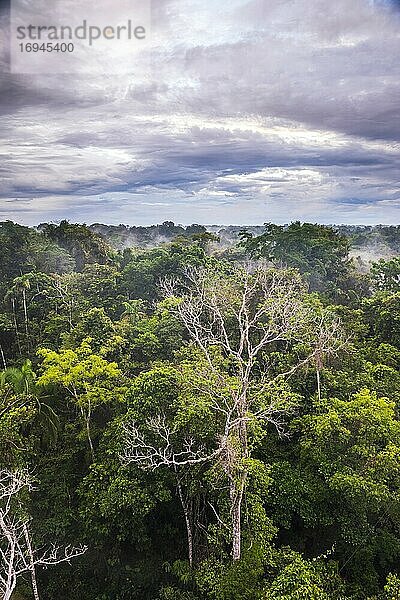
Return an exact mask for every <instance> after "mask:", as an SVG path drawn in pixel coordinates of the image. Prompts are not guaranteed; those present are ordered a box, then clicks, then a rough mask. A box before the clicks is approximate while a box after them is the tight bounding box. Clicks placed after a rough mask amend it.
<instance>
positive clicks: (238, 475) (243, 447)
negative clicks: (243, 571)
mask: <svg viewBox="0 0 400 600" xmlns="http://www.w3.org/2000/svg"><path fill="white" fill-rule="evenodd" d="M246 412H247V396H246V394H245V393H244V394H243V396H242V398H241V400H240V402H239V406H238V415H239V424H238V427H237V441H238V443H239V448H238V450H237V456H236V457H235V463H236V464H234V469H233V474H232V478H231V491H230V496H231V519H232V558H233V560H234V561H237V560H240V557H241V554H242V502H243V496H244V489H245V487H246V481H247V465H246V464H245V460H246V459H247V458H248V443H247V423H246Z"/></svg>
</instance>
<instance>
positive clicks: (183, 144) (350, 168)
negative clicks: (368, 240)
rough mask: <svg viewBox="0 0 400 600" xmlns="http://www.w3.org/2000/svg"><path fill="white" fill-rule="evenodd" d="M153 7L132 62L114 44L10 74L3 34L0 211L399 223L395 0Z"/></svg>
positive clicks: (0, 216)
mask: <svg viewBox="0 0 400 600" xmlns="http://www.w3.org/2000/svg"><path fill="white" fill-rule="evenodd" d="M40 1H41V0H38V2H40ZM110 2H111V0H110ZM152 18H153V23H152V32H151V45H150V46H149V47H148V48H147V49H146V50H144V51H143V52H142V56H141V57H140V61H139V62H138V66H137V68H136V69H135V72H134V73H132V72H130V70H129V69H128V68H127V69H126V70H125V72H124V70H123V69H122V71H121V72H118V73H117V69H115V74H113V72H114V69H113V65H111V64H107V60H108V59H107V56H106V55H105V56H104V61H102V62H101V63H99V62H96V64H93V65H89V66H90V73H89V74H87V73H84V72H83V69H82V73H79V74H76V73H75V74H61V75H60V74H57V75H11V74H10V73H8V72H7V71H8V70H9V67H8V56H7V53H6V52H7V51H6V48H7V44H3V46H2V54H1V66H0V70H1V75H0V82H1V90H0V98H1V99H0V102H1V110H0V113H1V114H0V139H1V147H0V154H1V156H0V182H1V185H0V220H5V219H12V220H15V221H17V222H20V223H24V224H37V223H39V222H42V221H58V220H61V219H63V218H67V219H70V220H72V221H80V222H86V223H92V222H104V223H110V224H111V223H112V224H118V223H127V224H144V225H146V224H151V223H157V222H162V221H165V220H173V221H175V222H176V223H183V224H188V223H193V222H197V223H205V224H261V223H264V222H266V221H274V222H279V223H285V222H289V221H291V220H295V219H300V220H303V221H313V222H325V223H365V224H373V223H388V224H389V223H393V224H399V223H400V193H399V157H400V145H399V134H400V111H399V105H400V77H399V74H400V73H399V72H400V60H399V57H400V27H399V26H400V7H399V3H397V5H396V3H390V2H384V1H383V0H380V1H379V2H378V1H375V2H373V1H371V0H335V1H332V0H153V1H152ZM1 28H2V31H1V33H2V39H5V38H6V35H5V34H6V28H7V20H6V19H5V18H4V19H3V20H2V25H1ZM88 60H89V61H90V57H89V58H88ZM139 63H140V64H139ZM120 64H121V65H125V62H124V57H123V55H121V63H120ZM86 66H87V65H86Z"/></svg>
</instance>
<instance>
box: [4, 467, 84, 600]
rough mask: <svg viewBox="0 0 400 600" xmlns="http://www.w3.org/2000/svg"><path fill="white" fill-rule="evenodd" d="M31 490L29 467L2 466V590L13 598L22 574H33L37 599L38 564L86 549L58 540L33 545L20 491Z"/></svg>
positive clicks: (66, 558)
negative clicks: (45, 545) (11, 468)
mask: <svg viewBox="0 0 400 600" xmlns="http://www.w3.org/2000/svg"><path fill="white" fill-rule="evenodd" d="M23 490H26V491H31V490H32V484H31V480H30V477H29V474H28V472H27V471H10V470H8V469H2V470H0V536H1V537H0V593H1V594H2V598H3V600H10V599H11V597H12V594H13V592H14V590H15V588H16V585H17V582H18V579H19V577H21V576H23V575H26V574H29V576H30V578H31V581H32V590H33V594H34V598H35V600H40V599H39V592H38V586H37V579H36V568H37V567H38V566H44V567H48V566H50V565H55V564H60V563H62V562H70V561H71V560H72V559H73V558H75V557H77V556H80V555H82V554H84V552H86V549H87V548H86V546H78V547H73V546H67V547H66V548H63V549H62V548H60V547H58V546H56V545H54V544H52V545H51V546H49V547H46V548H40V549H35V548H33V545H32V541H31V534H30V521H29V518H27V517H26V515H25V514H24V511H23V509H22V505H21V500H20V494H21V492H22V491H23Z"/></svg>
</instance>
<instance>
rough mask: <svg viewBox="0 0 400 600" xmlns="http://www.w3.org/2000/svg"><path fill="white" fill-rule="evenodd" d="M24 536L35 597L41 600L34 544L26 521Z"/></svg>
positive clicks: (36, 599)
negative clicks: (33, 550) (33, 549)
mask: <svg viewBox="0 0 400 600" xmlns="http://www.w3.org/2000/svg"><path fill="white" fill-rule="evenodd" d="M24 537H25V543H26V547H27V550H28V555H29V562H30V573H31V581H32V591H33V597H34V599H35V600H40V597H39V592H38V587H37V580H36V570H35V560H34V558H33V552H32V545H31V540H30V538H29V531H28V527H27V525H26V523H24Z"/></svg>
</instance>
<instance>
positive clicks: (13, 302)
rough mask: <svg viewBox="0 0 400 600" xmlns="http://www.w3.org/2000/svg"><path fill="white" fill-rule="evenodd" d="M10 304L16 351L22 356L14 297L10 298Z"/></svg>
mask: <svg viewBox="0 0 400 600" xmlns="http://www.w3.org/2000/svg"><path fill="white" fill-rule="evenodd" d="M11 304H12V311H13V321H14V328H15V337H16V338H17V346H18V352H19V355H20V356H22V351H21V344H20V341H19V331H18V322H17V313H16V312H15V298H12V299H11Z"/></svg>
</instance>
